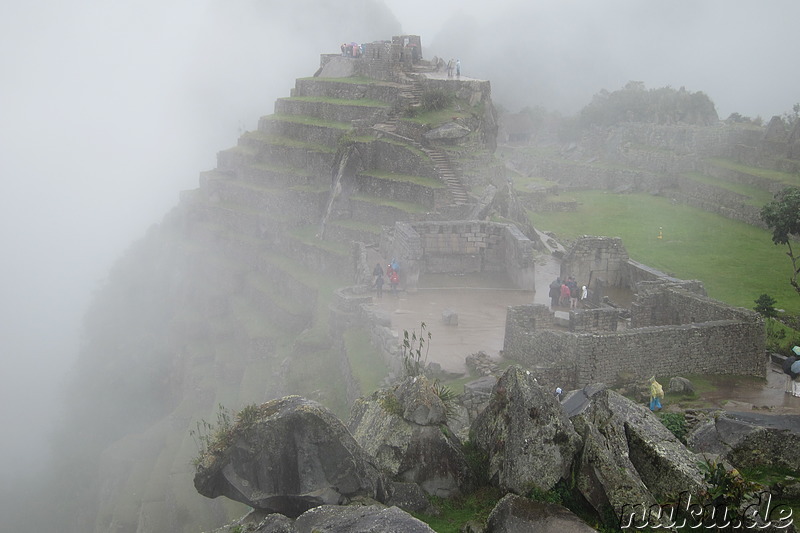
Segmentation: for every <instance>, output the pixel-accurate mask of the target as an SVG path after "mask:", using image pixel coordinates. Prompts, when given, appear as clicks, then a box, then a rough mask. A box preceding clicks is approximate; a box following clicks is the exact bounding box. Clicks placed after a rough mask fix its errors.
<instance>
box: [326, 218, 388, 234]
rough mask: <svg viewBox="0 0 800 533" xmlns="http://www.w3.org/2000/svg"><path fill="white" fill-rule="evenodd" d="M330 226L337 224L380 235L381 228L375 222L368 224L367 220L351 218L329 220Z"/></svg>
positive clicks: (341, 226)
mask: <svg viewBox="0 0 800 533" xmlns="http://www.w3.org/2000/svg"><path fill="white" fill-rule="evenodd" d="M329 224H330V225H332V226H338V227H340V228H345V229H350V230H355V231H364V232H367V233H372V234H374V235H380V234H381V231H382V230H383V228H382V227H381V226H379V225H376V224H368V223H367V222H361V221H360V220H352V219H343V220H334V221H332V222H329Z"/></svg>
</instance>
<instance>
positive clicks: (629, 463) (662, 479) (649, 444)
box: [571, 390, 703, 516]
mask: <svg viewBox="0 0 800 533" xmlns="http://www.w3.org/2000/svg"><path fill="white" fill-rule="evenodd" d="M571 420H572V423H573V425H574V427H575V429H576V430H577V431H578V433H580V434H581V436H582V437H583V440H584V446H583V451H582V452H581V458H580V463H579V465H578V469H577V487H578V489H579V490H580V492H581V493H582V495H583V496H584V497H585V498H586V500H587V501H588V502H589V503H590V504H591V505H592V506H593V507H594V508H595V510H596V511H597V512H598V514H600V515H601V516H604V515H605V514H606V513H608V512H609V511H614V512H616V511H618V510H620V509H622V508H623V506H625V505H638V504H642V505H644V506H650V505H653V504H655V503H656V502H657V501H663V500H665V499H667V498H669V497H674V496H676V495H678V494H680V493H681V492H684V491H688V492H689V493H691V494H696V493H697V492H698V491H699V490H700V488H701V487H702V485H703V481H702V479H703V476H702V474H701V472H700V471H699V469H698V466H697V459H698V458H697V456H696V455H695V454H693V453H692V452H690V451H689V450H688V449H686V447H685V446H684V445H683V444H681V442H680V441H678V439H677V438H675V436H674V435H673V434H672V433H671V432H670V431H669V430H668V429H667V428H666V427H664V425H663V424H662V423H661V421H659V420H658V418H657V417H656V416H655V415H654V414H653V413H651V412H650V410H649V409H647V408H645V407H643V406H641V405H639V404H637V403H634V402H633V401H631V400H629V399H627V398H625V397H624V396H621V395H620V394H617V393H616V392H614V391H610V390H601V391H599V392H596V393H594V394H593V395H591V397H590V399H589V404H588V405H587V406H586V408H585V409H583V410H581V412H580V413H579V414H576V415H575V416H573V417H572V419H571Z"/></svg>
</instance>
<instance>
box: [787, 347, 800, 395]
mask: <svg viewBox="0 0 800 533" xmlns="http://www.w3.org/2000/svg"><path fill="white" fill-rule="evenodd" d="M783 372H784V374H786V394H791V395H792V396H800V383H798V382H797V378H799V377H800V346H795V347H794V348H792V353H791V355H789V357H787V358H786V359H784V361H783Z"/></svg>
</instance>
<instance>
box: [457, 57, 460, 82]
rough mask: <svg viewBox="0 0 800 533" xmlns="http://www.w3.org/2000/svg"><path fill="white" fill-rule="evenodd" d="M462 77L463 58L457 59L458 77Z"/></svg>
mask: <svg viewBox="0 0 800 533" xmlns="http://www.w3.org/2000/svg"><path fill="white" fill-rule="evenodd" d="M460 77H461V60H460V59H456V78H460Z"/></svg>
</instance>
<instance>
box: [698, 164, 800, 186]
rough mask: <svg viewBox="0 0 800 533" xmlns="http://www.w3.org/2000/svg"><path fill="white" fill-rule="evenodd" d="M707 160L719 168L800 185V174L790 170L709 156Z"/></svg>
mask: <svg viewBox="0 0 800 533" xmlns="http://www.w3.org/2000/svg"><path fill="white" fill-rule="evenodd" d="M706 162H707V163H709V164H711V165H714V166H716V167H719V168H725V169H728V170H734V171H736V172H741V173H743V174H750V175H751V176H758V177H759V178H765V179H768V180H772V181H777V182H779V183H784V184H786V185H793V186H795V187H798V186H800V175H797V174H790V173H788V172H781V171H780V170H771V169H768V168H756V167H748V166H745V165H742V164H739V163H736V162H735V161H731V160H730V159H720V158H709V159H706Z"/></svg>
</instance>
